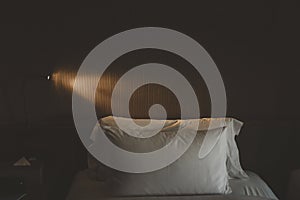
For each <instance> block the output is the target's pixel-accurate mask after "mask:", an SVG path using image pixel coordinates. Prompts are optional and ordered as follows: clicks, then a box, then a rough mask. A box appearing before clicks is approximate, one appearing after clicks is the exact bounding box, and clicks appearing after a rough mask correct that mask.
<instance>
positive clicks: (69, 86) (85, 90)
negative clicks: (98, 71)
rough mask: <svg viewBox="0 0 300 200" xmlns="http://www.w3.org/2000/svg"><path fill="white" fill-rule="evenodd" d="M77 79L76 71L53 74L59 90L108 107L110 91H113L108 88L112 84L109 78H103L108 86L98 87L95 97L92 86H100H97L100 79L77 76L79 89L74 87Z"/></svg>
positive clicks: (95, 76) (63, 70) (90, 75)
mask: <svg viewBox="0 0 300 200" xmlns="http://www.w3.org/2000/svg"><path fill="white" fill-rule="evenodd" d="M75 77H76V72H75V71H71V70H65V69H61V70H59V71H56V72H55V73H53V75H52V80H53V81H54V85H55V87H56V88H57V89H58V90H67V91H69V92H70V93H72V92H74V93H76V94H77V95H79V96H81V97H83V98H84V99H86V100H88V101H89V102H91V103H95V101H96V100H97V102H101V104H102V105H101V106H103V104H105V106H106V103H105V102H109V98H110V95H109V94H110V90H111V89H112V88H111V87H110V86H107V84H108V83H110V82H109V80H108V78H107V77H105V76H102V80H103V79H105V80H104V81H103V82H105V83H106V86H105V85H99V86H98V87H97V90H96V94H95V96H94V94H93V92H94V91H95V88H92V85H98V84H95V82H96V81H97V78H98V77H97V75H95V74H85V75H82V76H77V77H76V83H77V84H76V86H77V87H74V84H75ZM95 99H96V100H95ZM107 105H108V104H107ZM96 106H100V105H96Z"/></svg>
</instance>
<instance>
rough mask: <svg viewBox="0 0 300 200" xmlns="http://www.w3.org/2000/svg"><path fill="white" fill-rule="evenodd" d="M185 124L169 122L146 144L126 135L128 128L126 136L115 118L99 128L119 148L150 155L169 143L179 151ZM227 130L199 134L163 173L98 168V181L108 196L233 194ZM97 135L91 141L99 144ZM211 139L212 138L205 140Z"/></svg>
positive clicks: (102, 166)
mask: <svg viewBox="0 0 300 200" xmlns="http://www.w3.org/2000/svg"><path fill="white" fill-rule="evenodd" d="M118 120H121V121H122V120H124V122H125V121H126V119H125V118H123V119H122V118H118ZM137 123H138V124H139V123H145V124H147V123H148V122H147V121H146V120H139V121H138V122H137ZM157 123H159V122H157ZM182 123H185V124H186V125H187V126H188V124H189V120H168V121H167V123H166V124H165V125H164V126H163V129H162V130H161V132H160V133H159V134H157V135H156V136H154V137H150V138H147V140H148V141H147V142H146V140H144V139H143V138H136V137H131V136H129V135H131V134H132V133H130V134H128V133H126V132H128V131H130V127H127V128H126V129H127V130H126V132H124V130H121V129H119V128H118V126H117V125H116V124H115V122H114V120H112V117H106V118H103V119H101V120H100V125H101V127H98V128H102V130H104V132H105V134H106V136H107V137H108V138H110V140H111V141H112V142H113V143H114V144H116V145H117V146H119V147H120V148H123V149H126V150H129V151H134V152H147V151H153V150H156V149H159V148H161V147H162V146H164V145H166V144H168V143H169V142H170V140H172V142H174V144H175V145H178V148H180V143H181V142H184V141H182V138H181V140H180V138H175V137H174V138H173V136H174V134H176V130H177V129H178V128H180V124H182ZM228 129H229V127H226V126H221V127H216V128H214V129H211V130H209V131H207V130H205V129H204V130H198V133H197V135H196V137H195V139H194V141H193V143H192V145H191V146H190V147H189V149H188V150H187V151H186V152H185V153H184V154H183V155H182V156H181V157H180V158H179V159H178V160H176V161H175V162H174V163H172V164H171V165H169V166H167V167H165V168H162V169H160V170H157V171H153V172H148V173H140V174H132V173H125V172H120V171H117V170H114V169H111V168H109V167H106V166H104V165H103V164H99V167H98V168H97V170H98V171H97V178H98V180H99V181H102V182H103V183H104V185H105V187H107V189H106V191H107V193H108V194H107V195H114V196H140V195H179V194H180V195H183V194H189V195H191V194H217V193H218V194H227V193H230V192H231V189H230V187H229V183H228V179H229V176H228V173H227V166H226V161H227V156H228V150H227V149H228V142H227V134H228V133H227V132H228ZM191 130H192V128H191ZM132 131H133V132H135V134H137V133H138V132H139V131H143V128H141V129H140V130H136V129H135V130H132ZM98 133H99V132H98V131H97V127H96V128H95V129H94V133H93V134H92V137H91V138H92V139H93V140H97V134H98ZM185 134H191V132H190V131H189V129H188V128H186V129H185ZM208 135H210V136H212V137H209V138H210V139H208V140H206V139H205V138H206V137H207V136H208ZM129 138H130V139H129ZM173 140H178V141H173ZM112 159H113V158H112Z"/></svg>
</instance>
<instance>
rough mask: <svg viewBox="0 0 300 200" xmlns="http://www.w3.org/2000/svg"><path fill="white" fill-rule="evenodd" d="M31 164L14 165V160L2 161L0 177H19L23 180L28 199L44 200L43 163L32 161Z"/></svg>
mask: <svg viewBox="0 0 300 200" xmlns="http://www.w3.org/2000/svg"><path fill="white" fill-rule="evenodd" d="M30 163H31V166H14V165H13V164H14V162H5V163H1V162H0V178H1V177H2V178H18V179H20V180H22V181H23V183H24V186H25V191H26V194H27V196H26V199H31V200H44V199H45V192H44V182H43V163H42V162H40V161H37V160H36V161H31V162H30Z"/></svg>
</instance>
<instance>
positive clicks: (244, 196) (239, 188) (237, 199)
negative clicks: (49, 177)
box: [67, 169, 278, 200]
mask: <svg viewBox="0 0 300 200" xmlns="http://www.w3.org/2000/svg"><path fill="white" fill-rule="evenodd" d="M90 173H91V171H90V170H88V169H87V170H84V171H81V172H79V173H78V174H77V175H76V177H75V179H74V181H73V183H72V185H71V188H70V191H69V194H68V196H67V200H99V199H100V197H101V196H103V195H102V194H103V191H102V190H101V188H104V187H103V183H102V182H100V181H96V180H93V179H91V178H90V177H91V176H90ZM246 173H247V174H248V176H249V178H248V179H231V180H230V186H231V188H232V193H231V194H230V195H194V196H151V197H150V196H147V197H145V196H144V197H113V198H106V199H114V200H123V199H124V200H125V199H126V200H131V199H132V200H148V199H149V200H152V199H155V200H160V199H170V200H179V199H192V200H193V199H195V200H212V199H216V200H218V199H220V200H271V199H272V200H277V199H278V198H277V197H276V196H275V194H274V193H273V192H272V190H271V189H270V188H269V187H268V185H267V184H266V183H265V182H264V181H263V180H262V179H261V178H260V177H259V176H258V175H256V174H255V173H253V172H250V171H246ZM101 199H103V198H101Z"/></svg>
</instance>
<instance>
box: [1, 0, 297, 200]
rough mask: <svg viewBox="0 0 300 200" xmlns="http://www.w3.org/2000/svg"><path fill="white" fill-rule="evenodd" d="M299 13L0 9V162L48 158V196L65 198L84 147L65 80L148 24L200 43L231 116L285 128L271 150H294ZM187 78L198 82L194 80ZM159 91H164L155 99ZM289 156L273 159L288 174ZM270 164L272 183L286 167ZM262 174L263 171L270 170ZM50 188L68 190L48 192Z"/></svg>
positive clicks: (104, 6) (208, 6)
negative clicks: (55, 76) (115, 40)
mask: <svg viewBox="0 0 300 200" xmlns="http://www.w3.org/2000/svg"><path fill="white" fill-rule="evenodd" d="M196 2H197V3H196ZM299 8H300V7H299V5H297V4H296V3H295V2H291V1H265V0H261V1H190V2H187V1H182V2H181V3H178V2H175V1H163V2H162V1H143V2H140V1H137V2H134V1H130V2H129V1H128V2H127V1H120V2H113V3H107V2H99V3H98V4H97V5H93V4H88V3H83V2H82V3H75V2H70V3H57V4H54V3H52V4H47V3H43V4H41V5H38V4H31V5H30V4H28V3H12V4H10V5H3V6H1V12H0V23H1V29H0V30H1V31H0V36H1V37H0V44H1V46H0V53H1V60H0V69H1V71H0V72H1V73H0V97H1V98H0V125H1V130H0V135H1V140H0V141H1V142H0V143H1V146H0V148H1V151H0V155H1V157H2V158H3V159H12V158H17V157H19V156H21V155H35V156H38V157H40V158H41V159H43V160H45V162H46V163H47V165H46V166H48V168H49V170H48V171H49V174H55V176H51V178H49V180H48V182H49V185H50V186H49V188H50V189H49V193H50V195H51V196H55V198H56V199H58V198H59V197H60V196H63V194H64V193H65V192H66V190H67V189H66V188H67V186H68V184H69V182H70V181H69V180H70V179H71V177H72V176H73V175H74V173H75V172H76V171H77V170H79V169H82V168H84V167H85V163H86V162H85V151H84V148H83V147H82V146H81V143H80V141H79V139H78V137H77V135H76V132H75V130H74V126H73V123H72V112H71V92H70V90H68V89H67V88H64V87H63V86H64V85H63V83H64V80H63V79H64V76H63V75H65V77H66V79H69V78H70V77H72V76H74V74H75V73H76V69H77V68H78V67H79V66H80V64H81V62H82V61H83V59H84V58H85V56H87V54H88V53H89V52H90V51H91V50H92V49H93V48H94V47H95V46H96V45H98V44H99V43H100V42H101V41H103V40H105V39H106V38H108V37H109V36H111V35H114V34H116V33H119V32H121V31H125V30H127V29H131V28H137V27H145V26H157V27H165V28H170V29H174V30H177V31H180V32H182V33H185V34H187V35H189V36H190V37H192V38H194V39H195V40H197V41H198V42H199V43H200V44H201V45H202V46H203V47H204V48H205V49H206V50H207V51H208V53H209V54H210V55H211V57H212V58H213V60H214V61H215V63H216V64H217V66H218V68H219V70H220V72H221V75H222V77H223V80H224V83H225V87H226V92H227V100H228V116H232V117H235V118H238V119H240V120H242V121H244V122H246V124H247V123H249V124H251V123H254V124H256V123H262V124H270V121H271V122H274V123H271V124H272V125H273V124H280V123H283V124H284V125H282V129H280V130H283V131H281V132H280V133H279V132H278V129H276V128H275V131H277V132H278V134H277V136H276V137H275V139H274V140H276V141H277V142H278V141H281V140H282V138H286V137H287V135H288V138H289V140H287V141H285V146H281V147H278V146H277V144H278V145H281V144H279V143H276V142H275V143H273V146H274V145H275V147H274V149H277V148H279V149H286V148H289V149H290V151H292V152H295V151H297V148H295V146H296V144H294V143H290V142H291V141H292V142H295V138H298V139H299V136H298V135H297V131H296V130H299V129H291V130H292V132H293V134H291V133H290V132H289V133H286V132H285V130H287V129H286V128H287V127H294V126H295V124H297V122H298V120H300V119H299V114H298V113H299V111H300V105H299V102H300V101H299V100H300V95H299V89H298V87H299V83H300V80H299V78H298V77H299V73H300V68H299V59H298V57H299V55H298V53H299V42H300V39H299V33H300V31H299V30H300V29H299V17H300V16H299V15H300V14H299V12H298V10H299ZM156 53H157V52H156ZM156 53H155V52H152V53H151V54H150V55H151V56H152V57H155V56H157V58H156V57H155V59H157V60H161V59H162V57H164V54H163V53H158V54H156ZM147 55H148V54H147ZM151 56H150V58H149V57H147V56H145V54H144V57H143V56H141V57H140V58H136V59H137V60H136V59H130V57H127V59H123V61H122V60H121V61H119V64H118V63H117V64H115V65H116V66H117V67H115V69H117V70H115V71H112V73H115V72H118V69H119V70H120V66H122V65H123V64H124V65H126V66H128V65H130V64H132V62H131V61H132V60H134V62H133V64H134V63H139V59H141V58H145V59H146V60H147V59H149V60H151V59H152V60H153V59H154V58H152V57H151ZM169 57H170V58H171V57H172V56H169ZM155 59H154V60H155ZM165 60H166V59H165ZM178 62H179V61H178ZM178 62H174V61H170V63H169V64H170V65H172V63H173V64H174V65H176V63H178ZM166 63H168V59H167V61H166ZM185 66H186V65H185ZM177 67H178V66H177ZM112 68H113V67H112ZM186 68H189V67H187V66H186ZM56 72H64V73H62V74H63V75H62V76H60V78H61V80H60V82H59V83H57V82H55V81H53V80H52V81H47V80H46V79H44V76H45V75H47V74H48V73H56ZM187 76H189V75H187ZM117 77H118V75H116V76H115V77H113V78H112V80H115V79H116V78H117ZM190 79H191V82H195V81H197V80H198V79H197V77H194V76H193V75H192V74H191V75H190ZM200 80H201V78H199V81H200ZM196 83H197V82H196ZM200 83H201V81H200ZM99 87H103V86H99ZM104 87H105V84H104ZM195 87H196V89H197V92H198V93H199V94H205V86H203V84H199V85H198V86H195ZM201 89H203V90H201ZM164 93H165V92H164V89H162V90H161V92H160V93H159V94H160V95H161V94H164ZM140 94H141V95H143V92H140ZM156 95H157V94H156ZM137 96H138V95H137ZM158 96H159V95H158ZM204 97H205V98H206V96H205V95H204ZM205 98H204V99H205ZM138 102H139V101H138ZM203 102H204V103H203V105H202V106H203V108H204V110H205V113H204V115H205V116H208V115H209V109H208V108H207V106H205V105H206V103H209V101H208V100H207V99H206V100H204V101H203ZM151 103H153V102H148V104H151ZM175 103H176V102H175ZM146 107H147V106H146ZM205 108H206V109H205ZM143 109H144V110H143ZM142 110H143V112H146V110H147V109H145V107H143V108H142ZM170 110H172V109H171V108H170ZM101 111H103V110H101V108H100V110H99V113H98V115H105V114H109V111H107V110H105V109H104V111H103V112H101ZM175 112H176V109H175ZM176 115H177V114H176V113H175V114H173V115H172V117H175V116H176ZM136 116H138V117H142V116H144V114H136ZM291 124H293V125H291ZM270 127H271V125H270ZM262 134H263V131H262ZM279 135H280V137H279ZM243 137H244V141H247V140H248V139H247V138H246V134H243ZM268 138H269V140H268V141H265V142H266V143H267V142H269V141H271V140H272V134H268ZM248 141H249V140H248ZM260 142H262V141H260ZM241 143H243V142H241ZM244 143H247V142H244ZM266 143H264V144H265V145H266V146H267V147H268V144H266ZM292 144H293V145H294V146H293V145H292ZM245 145H247V144H245ZM248 145H249V144H248ZM271 146H272V145H271ZM66 147H67V148H66ZM253 148H255V147H253ZM294 148H295V149H296V150H295V149H294ZM242 149H243V147H242ZM269 151H270V152H269V153H270V154H272V153H273V152H272V151H271V150H269ZM281 153H282V152H281ZM242 155H243V153H242ZM245 155H248V156H251V154H250V153H245ZM296 155H297V154H296ZM281 156H282V157H285V156H283V155H281ZM286 157H288V158H289V159H288V163H287V162H286V160H285V161H282V160H276V162H280V165H281V166H284V170H285V175H286V176H287V174H288V170H289V169H291V168H293V167H295V163H294V160H295V159H296V158H297V157H296V158H295V157H294V155H293V156H291V155H287V156H286ZM277 158H278V157H276V159H277ZM254 160H255V159H254ZM291 160H293V161H291ZM296 160H297V159H296ZM274 162H275V161H274ZM283 162H285V163H283ZM261 165H262V164H261ZM270 165H271V167H270V168H269V169H270V170H272V171H273V174H271V175H270V174H269V177H270V176H272V175H274V174H276V173H277V172H278V171H282V170H283V168H279V167H274V163H272V164H270ZM253 166H254V164H253ZM253 168H254V169H257V167H253ZM258 168H259V167H258ZM271 168H272V169H271ZM261 171H262V172H266V174H267V171H268V169H264V170H261ZM286 176H285V179H286ZM266 179H268V174H267V175H266ZM270 180H271V179H270ZM285 181H286V180H285ZM57 182H59V183H60V184H61V185H63V186H64V187H65V188H62V189H58V188H56V187H54V186H53V185H56V184H54V183H57ZM277 182H278V183H276V185H274V186H273V188H275V189H276V191H275V192H276V193H277V194H278V195H279V196H283V195H284V194H283V193H284V189H283V188H284V187H285V186H286V184H287V183H286V182H284V181H283V180H281V179H280V180H277ZM58 196H59V197H58Z"/></svg>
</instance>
